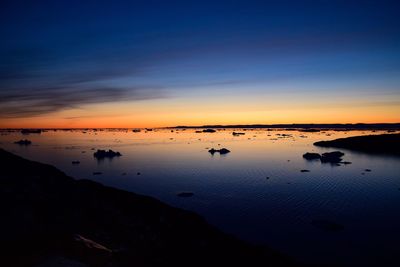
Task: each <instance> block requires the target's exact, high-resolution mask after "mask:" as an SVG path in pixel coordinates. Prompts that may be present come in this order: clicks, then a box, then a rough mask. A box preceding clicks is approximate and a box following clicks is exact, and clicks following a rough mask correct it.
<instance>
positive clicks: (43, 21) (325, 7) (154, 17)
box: [0, 0, 400, 128]
mask: <svg viewBox="0 0 400 267" xmlns="http://www.w3.org/2000/svg"><path fill="white" fill-rule="evenodd" d="M399 10H400V2H399V1H366V0H365V1H339V0H338V1H332V0H330V1H318V0H315V1H300V0H298V1H282V0H281V1H251V0H246V1H234V0H231V1H217V0H214V1H205V0H203V1H189V0H187V1H149V0H147V1H73V0H70V1H61V0H58V1H40V0H38V1H1V4H0V36H1V42H0V127H2V128H7V127H10V128H12V127H47V128H52V127H56V128H69V127H83V128H85V127H163V126H175V125H204V124H274V123H357V122H364V123H378V122H400V18H399V16H398V12H399Z"/></svg>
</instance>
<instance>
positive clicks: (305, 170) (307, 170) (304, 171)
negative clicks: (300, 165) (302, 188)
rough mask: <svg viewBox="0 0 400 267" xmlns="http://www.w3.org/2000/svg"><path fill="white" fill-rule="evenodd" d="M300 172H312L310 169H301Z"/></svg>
mask: <svg viewBox="0 0 400 267" xmlns="http://www.w3.org/2000/svg"><path fill="white" fill-rule="evenodd" d="M300 172H310V170H300Z"/></svg>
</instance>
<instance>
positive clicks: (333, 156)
mask: <svg viewBox="0 0 400 267" xmlns="http://www.w3.org/2000/svg"><path fill="white" fill-rule="evenodd" d="M343 156H344V153H343V152H340V151H333V152H326V153H322V156H321V162H323V163H339V162H341V161H342V157H343Z"/></svg>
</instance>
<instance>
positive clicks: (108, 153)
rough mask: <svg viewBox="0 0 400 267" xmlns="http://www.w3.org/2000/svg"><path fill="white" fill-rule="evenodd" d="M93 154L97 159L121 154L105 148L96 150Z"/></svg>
mask: <svg viewBox="0 0 400 267" xmlns="http://www.w3.org/2000/svg"><path fill="white" fill-rule="evenodd" d="M93 156H94V157H95V158H97V159H104V158H114V157H120V156H122V155H121V153H119V152H114V151H112V150H111V149H110V150H108V151H106V150H101V149H99V150H97V151H96V152H94V153H93Z"/></svg>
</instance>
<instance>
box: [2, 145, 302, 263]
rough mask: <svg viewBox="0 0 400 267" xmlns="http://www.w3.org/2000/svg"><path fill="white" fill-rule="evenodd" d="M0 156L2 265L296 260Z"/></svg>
mask: <svg viewBox="0 0 400 267" xmlns="http://www.w3.org/2000/svg"><path fill="white" fill-rule="evenodd" d="M0 160H1V162H2V172H1V174H0V183H1V186H0V203H1V204H0V205H1V208H2V219H1V220H0V226H1V228H0V229H1V230H0V231H1V233H0V235H1V240H2V242H1V245H0V246H1V251H2V254H3V255H4V256H2V260H1V261H2V265H3V266H42V267H45V266H111V267H112V266H164V265H165V266H299V265H298V264H297V263H295V262H294V261H293V260H291V259H290V258H288V257H286V256H284V255H281V254H279V253H277V252H275V251H273V250H271V249H269V248H266V247H256V246H253V245H249V244H247V243H245V242H242V241H240V240H238V239H236V238H234V237H232V236H229V235H226V234H224V233H222V232H220V231H219V230H218V229H216V228H214V227H213V226H210V225H209V224H208V223H207V222H206V221H205V220H204V219H203V218H201V217H200V216H198V215H197V214H195V213H193V212H189V211H185V210H182V209H178V208H174V207H171V206H169V205H167V204H164V203H162V202H160V201H158V200H156V199H154V198H151V197H147V196H142V195H138V194H135V193H131V192H126V191H123V190H118V189H115V188H111V187H107V186H103V185H101V184H99V183H96V182H93V181H90V180H75V179H73V178H71V177H68V176H66V175H65V174H64V173H63V172H61V171H59V170H58V169H56V168H55V167H53V166H50V165H46V164H41V163H38V162H33V161H29V160H26V159H23V158H21V157H19V156H16V155H14V154H11V153H9V152H7V151H5V150H2V149H0Z"/></svg>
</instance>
